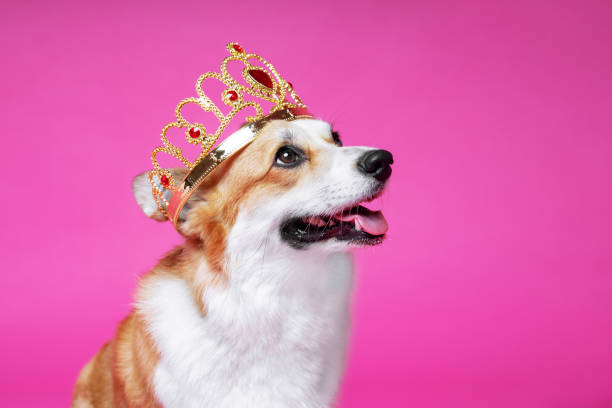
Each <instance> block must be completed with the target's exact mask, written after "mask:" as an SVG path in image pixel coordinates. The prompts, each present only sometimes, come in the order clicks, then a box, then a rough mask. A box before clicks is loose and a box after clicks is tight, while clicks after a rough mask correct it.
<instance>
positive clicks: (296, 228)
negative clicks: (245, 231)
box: [280, 200, 388, 248]
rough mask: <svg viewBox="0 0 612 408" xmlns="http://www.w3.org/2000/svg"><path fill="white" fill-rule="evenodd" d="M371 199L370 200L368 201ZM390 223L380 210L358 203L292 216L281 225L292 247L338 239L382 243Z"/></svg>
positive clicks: (359, 242) (358, 243)
mask: <svg viewBox="0 0 612 408" xmlns="http://www.w3.org/2000/svg"><path fill="white" fill-rule="evenodd" d="M366 201H368V200H366ZM387 229H388V225H387V220H385V217H384V216H383V215H382V212H380V211H372V210H370V209H368V208H366V207H364V206H363V205H360V204H357V205H352V206H348V207H345V208H343V209H341V210H340V211H338V212H336V213H334V214H333V215H312V216H307V217H300V218H292V219H289V220H287V221H286V222H285V223H283V225H282V226H281V230H280V231H281V237H282V238H283V240H285V241H286V242H288V243H289V244H290V245H291V246H293V247H296V248H303V247H304V246H306V245H307V244H311V243H315V242H319V241H326V240H329V239H332V238H335V239H337V240H339V241H345V242H349V243H351V244H355V245H376V244H380V243H381V242H382V241H383V238H384V237H385V233H386V232H387Z"/></svg>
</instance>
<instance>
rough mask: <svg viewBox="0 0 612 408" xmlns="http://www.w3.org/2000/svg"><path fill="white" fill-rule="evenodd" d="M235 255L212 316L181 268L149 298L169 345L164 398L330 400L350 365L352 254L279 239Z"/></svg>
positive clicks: (240, 402) (199, 402)
mask: <svg viewBox="0 0 612 408" xmlns="http://www.w3.org/2000/svg"><path fill="white" fill-rule="evenodd" d="M263 251H264V252H265V251H266V250H265V249H263ZM268 251H270V249H268ZM285 251H287V253H283V252H285ZM262 257H265V258H266V259H265V261H264V259H263V258H262ZM230 265H231V267H230V284H229V285H228V286H227V287H224V288H220V287H219V288H218V287H211V288H209V289H208V290H207V291H206V293H205V302H206V305H207V310H208V313H207V315H206V316H202V314H201V313H200V311H199V309H198V308H197V306H196V304H195V302H194V299H193V293H192V292H191V291H190V289H189V286H188V285H187V283H186V282H185V281H183V280H182V279H179V278H173V277H168V278H163V279H158V280H157V281H156V282H155V284H154V286H153V287H150V288H148V290H147V293H146V295H145V297H144V298H143V299H142V301H141V302H140V309H141V312H142V313H143V314H144V316H145V319H146V320H147V323H148V324H149V327H150V330H151V334H152V337H153V338H154V340H155V342H156V343H157V346H158V348H159V351H160V360H159V363H158V365H157V367H156V369H155V374H154V388H155V394H156V396H157V398H158V399H159V400H160V402H161V403H162V405H163V406H165V407H183V408H189V407H250V406H253V407H255V406H258V407H263V406H266V407H327V406H329V404H330V403H331V402H332V400H333V398H334V394H335V392H336V390H337V387H338V383H339V381H340V377H341V374H342V371H343V363H344V355H345V352H344V348H345V342H346V337H347V333H348V326H349V297H350V288H351V281H352V261H351V259H350V256H349V255H348V254H344V253H336V254H324V253H322V254H319V255H314V256H313V254H312V253H304V254H299V253H298V255H297V256H296V251H293V250H289V249H283V248H275V250H274V251H273V252H272V253H262V251H261V250H254V251H252V252H250V251H244V252H243V253H240V255H239V256H234V257H233V258H232V259H230Z"/></svg>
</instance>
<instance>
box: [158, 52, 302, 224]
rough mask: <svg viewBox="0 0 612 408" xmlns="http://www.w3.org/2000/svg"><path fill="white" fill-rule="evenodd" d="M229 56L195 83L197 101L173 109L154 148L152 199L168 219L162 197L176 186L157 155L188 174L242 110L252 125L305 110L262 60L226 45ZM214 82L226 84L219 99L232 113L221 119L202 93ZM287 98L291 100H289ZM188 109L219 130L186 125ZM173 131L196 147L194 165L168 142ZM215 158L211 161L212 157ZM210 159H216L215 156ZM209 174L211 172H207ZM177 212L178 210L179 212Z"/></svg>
mask: <svg viewBox="0 0 612 408" xmlns="http://www.w3.org/2000/svg"><path fill="white" fill-rule="evenodd" d="M227 50H228V51H229V53H230V55H229V56H228V57H227V58H225V59H224V60H223V62H222V63H221V69H220V72H207V73H205V74H203V75H201V76H200V77H199V78H198V80H197V82H196V92H197V97H190V98H185V99H183V100H182V101H181V102H180V103H179V104H178V105H177V107H176V110H175V113H176V120H175V121H174V122H170V123H168V124H167V125H166V126H164V128H163V129H162V132H161V139H162V143H163V145H162V146H159V147H156V148H155V149H154V150H153V153H152V157H151V158H152V161H153V170H152V171H151V172H149V181H150V182H151V185H152V186H153V197H154V198H155V201H156V202H157V205H158V206H159V209H160V210H161V211H162V213H164V215H166V216H168V213H167V211H166V210H167V208H168V207H169V205H170V203H169V202H168V200H167V199H166V198H165V197H164V194H163V193H164V189H165V190H170V191H172V192H176V191H177V188H178V187H177V182H176V180H174V176H173V175H172V173H171V172H170V170H169V169H165V168H162V167H161V166H160V164H159V162H158V154H160V153H165V154H167V155H169V156H172V157H174V158H176V159H178V160H179V161H180V162H181V163H183V164H184V165H185V167H187V169H189V170H193V169H194V168H195V167H196V166H197V165H198V164H199V163H201V162H202V160H203V159H204V158H205V157H207V155H209V153H210V152H211V149H212V148H213V146H214V145H215V143H216V142H217V140H218V139H219V137H220V136H221V134H222V133H223V131H224V130H225V129H226V128H227V127H228V125H229V124H230V122H231V121H232V119H233V118H234V117H235V116H236V115H237V114H238V113H239V112H240V111H242V110H243V109H246V108H252V109H253V110H254V112H255V114H254V115H251V116H247V118H246V120H247V122H255V121H257V120H260V119H262V118H264V116H265V115H268V114H273V113H274V112H278V111H281V110H286V109H295V108H305V107H306V106H305V105H304V104H303V103H302V101H301V99H300V97H299V96H298V95H297V94H296V93H295V91H294V89H293V85H292V84H291V83H290V82H287V81H286V80H284V79H283V78H281V76H280V75H279V74H278V72H277V71H276V69H275V68H274V66H272V64H270V63H269V62H268V61H266V60H265V59H264V58H262V57H260V56H259V55H256V54H250V53H247V52H245V51H244V49H243V48H242V47H241V46H240V45H239V44H237V43H229V44H227ZM232 61H241V62H242V63H243V64H244V68H243V69H242V77H243V78H244V80H245V82H246V84H247V85H246V86H245V85H243V84H242V83H240V82H238V81H236V79H234V78H233V77H232V76H231V75H230V74H229V72H228V70H227V65H228V63H230V62H232ZM251 61H258V62H259V63H261V66H259V65H253V64H252V63H251ZM211 78H214V79H217V80H218V81H220V82H222V83H223V84H225V86H226V89H225V90H224V91H223V92H222V95H221V99H222V101H223V103H224V104H226V105H228V106H229V107H230V108H231V110H230V111H229V112H228V113H227V114H226V115H224V114H223V113H222V112H221V109H219V107H217V106H216V105H215V104H214V103H213V102H212V100H211V99H210V98H209V97H208V96H207V95H206V94H205V93H204V90H203V86H204V83H205V81H206V80H208V79H211ZM246 95H251V96H253V97H255V98H258V99H261V100H264V101H267V102H270V103H271V104H272V107H271V108H270V109H269V111H268V112H266V113H265V114H264V110H263V109H262V107H261V105H260V104H259V103H258V102H255V101H251V100H249V101H247V100H245V96H246ZM289 96H290V97H291V98H290V99H289ZM188 105H197V106H198V107H200V108H201V109H202V110H204V111H206V112H211V113H213V114H214V115H215V117H216V118H217V119H218V120H219V127H218V128H217V129H216V130H215V131H214V132H211V131H208V130H207V128H206V127H205V126H204V125H203V124H201V123H194V122H189V121H188V120H186V119H185V118H184V117H183V113H182V111H183V108H184V107H185V106H188ZM172 128H180V129H185V139H186V141H187V143H190V144H195V145H198V146H199V147H200V148H201V150H202V151H201V153H200V154H199V155H198V157H197V158H196V159H195V160H194V161H190V160H189V159H187V158H186V157H185V155H184V154H183V149H181V148H179V147H177V146H176V145H174V144H173V143H172V142H170V141H169V140H168V137H167V132H168V131H169V130H170V129H172ZM213 153H214V152H213ZM212 156H214V157H212ZM212 156H211V157H212V158H213V159H217V156H215V155H214V154H213V155H212ZM209 162H210V163H212V164H211V165H212V166H213V167H214V166H215V165H216V164H218V163H217V162H216V161H215V160H212V159H211V160H209ZM208 172H210V170H208ZM179 210H180V209H179Z"/></svg>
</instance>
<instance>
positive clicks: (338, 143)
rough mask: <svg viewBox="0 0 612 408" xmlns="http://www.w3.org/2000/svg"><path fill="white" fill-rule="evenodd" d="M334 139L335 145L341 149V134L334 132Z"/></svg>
mask: <svg viewBox="0 0 612 408" xmlns="http://www.w3.org/2000/svg"><path fill="white" fill-rule="evenodd" d="M332 137H333V138H334V143H335V144H336V145H338V146H340V147H342V140H340V133H338V132H336V131H335V130H334V131H333V132H332Z"/></svg>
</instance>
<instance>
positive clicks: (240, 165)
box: [133, 119, 393, 256]
mask: <svg viewBox="0 0 612 408" xmlns="http://www.w3.org/2000/svg"><path fill="white" fill-rule="evenodd" d="M251 131H252V130H251V128H250V127H243V128H242V129H240V130H238V132H251ZM392 163H393V157H392V156H391V153H389V152H388V151H386V150H378V149H374V148H369V147H353V146H346V147H344V146H342V142H341V141H340V138H339V135H338V133H336V132H334V131H333V130H332V128H331V126H330V125H329V124H328V123H326V122H323V121H320V120H314V119H299V120H294V121H290V122H288V121H283V120H275V121H271V122H269V123H267V124H266V125H265V127H264V128H263V129H261V130H260V131H259V134H258V136H257V138H256V139H255V140H254V141H253V142H252V143H251V144H249V145H248V146H247V147H246V148H244V150H242V151H241V152H240V153H239V154H236V155H235V156H234V157H232V158H231V159H229V160H227V161H226V162H224V163H223V164H221V165H220V166H219V167H218V168H217V169H216V170H215V171H214V172H213V173H212V174H211V175H210V176H209V177H208V178H207V179H206V180H205V181H204V183H203V184H202V185H201V186H200V187H199V189H198V190H197V192H196V193H194V194H193V196H192V197H191V199H190V200H189V201H188V203H187V205H186V206H185V208H184V209H183V211H182V212H181V215H180V221H179V225H178V228H179V231H180V232H181V233H183V234H184V235H186V236H189V237H193V238H197V239H201V240H202V241H203V242H204V246H205V248H207V249H208V248H210V247H211V246H213V247H216V248H219V247H221V248H225V244H226V242H227V239H228V237H229V236H230V234H239V235H240V239H243V240H245V242H246V241H249V242H251V243H252V244H253V245H255V246H258V245H262V242H265V241H271V240H274V241H276V242H277V243H278V244H279V245H286V246H289V247H292V248H295V249H296V250H306V249H310V248H323V249H331V250H338V249H342V248H346V247H348V246H350V245H374V244H378V243H380V242H382V240H383V238H384V236H385V233H386V231H387V223H386V221H385V219H384V217H383V216H382V214H381V213H380V212H379V211H370V210H368V209H367V208H365V207H363V206H361V205H360V203H363V202H366V201H370V200H372V199H374V198H376V197H377V196H378V195H380V194H381V193H382V191H383V189H384V188H385V185H386V183H387V180H388V179H389V176H390V175H391V164H392ZM186 171H187V170H186V169H175V170H173V172H174V177H175V179H178V180H180V179H182V178H184V176H185V175H186ZM133 187H134V194H135V196H136V200H137V201H138V203H139V204H140V206H141V208H142V209H143V211H144V212H145V213H146V214H147V215H148V216H149V217H151V218H154V219H157V220H165V219H166V218H165V217H164V216H163V215H162V214H161V213H160V212H159V210H158V209H157V205H156V203H155V201H154V200H153V197H152V195H151V186H150V184H149V181H148V178H147V175H146V174H141V175H139V176H137V177H136V178H135V179H134V183H133ZM238 230H239V231H238ZM217 251H218V249H217ZM220 255H221V254H217V256H220Z"/></svg>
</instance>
